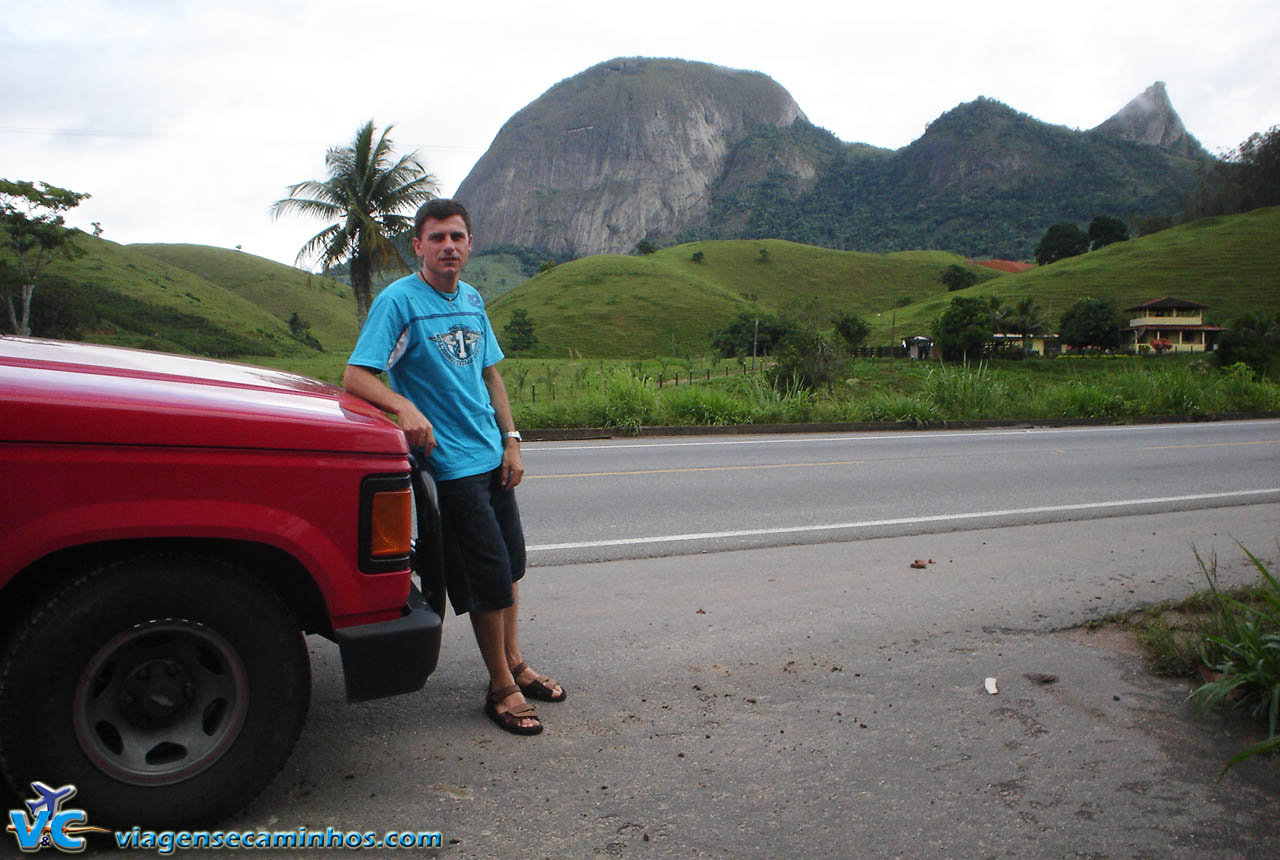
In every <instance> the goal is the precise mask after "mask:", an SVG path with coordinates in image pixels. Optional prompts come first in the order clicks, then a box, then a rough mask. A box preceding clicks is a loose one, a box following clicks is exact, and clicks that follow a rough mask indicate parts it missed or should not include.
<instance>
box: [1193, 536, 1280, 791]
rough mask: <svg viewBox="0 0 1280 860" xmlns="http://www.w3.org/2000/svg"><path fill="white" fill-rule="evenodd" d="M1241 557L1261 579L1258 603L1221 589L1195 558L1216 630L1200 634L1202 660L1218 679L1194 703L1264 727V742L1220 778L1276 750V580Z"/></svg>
mask: <svg viewBox="0 0 1280 860" xmlns="http://www.w3.org/2000/svg"><path fill="white" fill-rule="evenodd" d="M1241 549H1244V548H1243V547H1241ZM1244 553H1245V555H1247V556H1248V557H1249V560H1250V561H1251V562H1253V565H1254V567H1256V568H1257V569H1258V572H1259V573H1260V574H1261V575H1262V578H1263V584H1262V586H1261V587H1260V588H1259V589H1258V590H1257V591H1256V592H1255V597H1256V599H1255V600H1252V601H1247V602H1246V601H1244V600H1240V599H1239V598H1237V597H1235V596H1233V595H1231V594H1229V593H1227V592H1225V591H1223V590H1221V589H1220V588H1219V587H1218V582H1217V576H1216V575H1215V571H1214V569H1213V567H1212V566H1206V565H1205V563H1204V561H1203V560H1202V559H1200V557H1199V555H1198V554H1197V556H1196V559H1197V561H1199V562H1200V569H1201V570H1203V571H1204V573H1205V578H1206V579H1207V580H1208V582H1209V589H1210V592H1211V593H1212V595H1213V601H1214V607H1213V618H1214V629H1213V630H1212V631H1211V632H1207V633H1206V634H1205V635H1204V637H1203V640H1202V643H1201V651H1200V655H1201V659H1202V660H1203V661H1204V663H1205V665H1207V666H1209V667H1211V668H1213V669H1214V670H1215V671H1216V672H1217V674H1218V677H1216V678H1215V679H1214V680H1212V681H1209V682H1208V683H1206V684H1204V685H1203V686H1201V687H1199V688H1198V689H1197V690H1196V691H1195V692H1194V693H1192V694H1191V696H1192V699H1193V700H1194V701H1195V702H1196V703H1197V704H1198V705H1200V706H1201V707H1202V708H1205V709H1209V708H1227V709H1229V710H1248V711H1249V712H1250V713H1251V714H1252V715H1253V716H1254V718H1256V719H1260V720H1262V721H1263V722H1265V723H1266V724H1267V739H1266V740H1264V741H1262V742H1260V743H1257V744H1254V745H1253V746H1251V747H1248V748H1247V749H1244V750H1241V751H1240V752H1239V753H1237V754H1236V755H1235V756H1233V757H1232V758H1231V760H1230V761H1229V762H1227V766H1226V767H1225V768H1223V773H1224V774H1225V773H1226V772H1227V771H1228V770H1230V769H1231V768H1232V767H1234V766H1235V765H1237V764H1239V763H1240V762H1242V761H1244V760H1245V759H1247V758H1250V757H1252V756H1255V755H1259V754H1261V753H1263V752H1266V751H1268V750H1273V749H1277V748H1280V731H1278V729H1280V581H1277V580H1276V578H1275V577H1274V576H1273V575H1272V574H1271V572H1270V571H1269V570H1267V567H1266V565H1264V564H1263V563H1262V562H1261V561H1260V560H1259V559H1258V557H1257V556H1255V555H1254V554H1253V553H1251V552H1249V551H1248V550H1244Z"/></svg>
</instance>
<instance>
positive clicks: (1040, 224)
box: [681, 98, 1202, 260]
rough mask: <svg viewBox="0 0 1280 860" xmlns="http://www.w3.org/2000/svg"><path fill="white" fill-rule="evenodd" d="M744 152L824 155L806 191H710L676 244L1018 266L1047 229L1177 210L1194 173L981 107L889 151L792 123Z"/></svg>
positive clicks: (741, 186) (1157, 151)
mask: <svg viewBox="0 0 1280 860" xmlns="http://www.w3.org/2000/svg"><path fill="white" fill-rule="evenodd" d="M744 146H753V147H757V148H765V147H768V148H769V149H771V150H772V151H775V152H776V151H784V150H786V149H788V148H790V149H792V150H804V151H808V152H822V153H826V154H827V157H826V159H825V160H823V161H822V162H821V166H820V167H819V169H818V171H817V175H816V176H815V177H814V178H813V179H812V180H809V181H807V182H798V181H795V180H791V179H789V178H788V177H786V176H784V175H782V174H780V173H778V172H774V173H772V174H770V175H769V176H767V177H766V178H765V179H764V180H763V181H760V182H756V183H735V184H734V185H729V184H727V183H726V184H722V186H721V188H720V189H719V190H718V192H717V195H716V200H715V203H714V204H713V206H712V209H711V217H710V218H709V219H708V223H707V224H706V225H705V226H704V227H694V228H691V229H689V230H686V231H684V233H683V234H682V237H681V238H684V239H694V238H702V237H708V238H730V237H736V236H744V237H749V238H757V237H759V238H763V237H773V236H776V237H779V238H784V239H790V240H792V241H796V242H803V243H806V244H812V245H821V246H824V247H829V248H840V249H845V250H871V251H897V250H906V249H912V248H937V249H945V250H949V251H953V252H955V253H959V254H962V255H965V256H968V257H975V258H976V257H997V258H1003V259H1012V260H1019V259H1027V258H1029V257H1031V256H1032V252H1033V250H1034V248H1035V245H1036V242H1037V241H1039V239H1040V237H1041V236H1043V234H1044V231H1045V229H1046V228H1047V227H1048V226H1049V225H1050V224H1053V223H1056V222H1060V221H1073V222H1076V223H1079V224H1081V225H1083V224H1087V223H1088V222H1089V220H1090V219H1092V218H1093V216H1095V215H1103V214H1105V215H1111V216H1113V217H1118V218H1121V219H1124V220H1126V221H1136V220H1138V219H1141V218H1144V217H1147V216H1150V215H1174V214H1177V213H1178V212H1180V211H1181V208H1182V198H1183V195H1184V194H1186V193H1187V192H1188V191H1189V190H1191V189H1192V188H1194V187H1195V186H1196V185H1197V184H1198V182H1199V172H1198V168H1199V165H1200V164H1201V163H1202V161H1201V160H1200V159H1196V158H1192V157H1187V156H1181V155H1176V154H1174V153H1171V152H1168V151H1166V150H1164V149H1162V148H1160V147H1157V146H1153V145H1149V144H1143V143H1137V142H1134V141H1131V140H1125V139H1122V138H1119V137H1113V136H1110V135H1107V134H1105V133H1102V132H1098V131H1093V132H1079V131H1072V130H1070V129H1067V128H1064V127H1062V126H1054V125H1049V124H1047V123H1043V122H1040V121H1039V120H1037V119H1035V118H1033V117H1030V116H1027V115H1026V114H1023V113H1019V112H1017V111H1015V110H1013V109H1012V108H1010V107H1008V106H1007V105H1004V104H1001V103H1000V102H997V101H993V100H991V99H985V98H982V99H977V100H976V101H972V102H969V103H966V104H962V105H960V106H958V107H956V108H954V109H952V110H950V111H948V112H947V113H945V114H943V115H942V116H940V117H938V119H936V120H934V122H932V123H930V125H929V127H928V129H927V130H926V131H925V133H924V135H922V136H921V137H920V138H919V139H918V140H916V141H915V142H913V143H912V144H911V145H910V146H907V147H905V148H903V149H900V150H897V151H894V152H888V151H885V150H877V149H872V148H870V147H865V146H850V145H845V144H841V143H840V142H839V141H836V140H835V138H834V136H832V135H830V134H829V133H827V132H824V131H821V130H819V129H814V128H813V127H803V126H801V125H800V124H799V123H797V124H796V125H795V126H793V127H791V128H789V129H768V130H762V131H761V132H760V133H759V134H758V135H757V139H756V140H752V141H748V142H747V143H745V144H744ZM730 189H732V190H730Z"/></svg>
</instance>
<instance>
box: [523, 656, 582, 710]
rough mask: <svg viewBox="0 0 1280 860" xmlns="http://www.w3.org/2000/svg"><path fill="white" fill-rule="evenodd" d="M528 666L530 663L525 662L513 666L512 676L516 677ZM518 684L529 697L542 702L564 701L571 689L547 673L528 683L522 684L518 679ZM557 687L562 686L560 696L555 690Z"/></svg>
mask: <svg viewBox="0 0 1280 860" xmlns="http://www.w3.org/2000/svg"><path fill="white" fill-rule="evenodd" d="M528 668H529V664H528V663H524V662H522V663H521V664H520V665H519V666H512V667H511V677H513V678H516V677H517V676H518V675H519V674H520V673H521V672H523V671H524V670H525V669H528ZM516 686H517V687H519V688H520V692H521V693H524V694H525V696H526V697H527V698H530V699H537V700H538V701H540V702H563V701H564V700H565V699H567V698H569V691H568V690H566V689H565V688H564V685H563V684H561V683H560V682H559V681H557V680H556V679H555V678H552V677H549V676H547V675H539V676H538V677H536V678H534V679H533V680H532V681H530V682H529V683H527V684H521V683H520V682H519V681H518V680H517V681H516ZM556 687H559V688H560V695H559V696H556V695H555V693H554V692H553V691H554V690H555V688H556Z"/></svg>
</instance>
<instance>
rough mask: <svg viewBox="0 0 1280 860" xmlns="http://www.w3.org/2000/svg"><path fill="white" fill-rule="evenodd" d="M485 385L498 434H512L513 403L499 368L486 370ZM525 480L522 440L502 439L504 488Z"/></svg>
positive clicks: (513, 424)
mask: <svg viewBox="0 0 1280 860" xmlns="http://www.w3.org/2000/svg"><path fill="white" fill-rule="evenodd" d="M483 375H484V384H485V387H486V388H488V389H489V402H490V403H492V404H493V416H494V418H496V419H497V421H498V432H500V433H504V434H505V433H510V432H511V431H512V430H515V429H516V422H515V419H514V418H512V417H511V401H510V400H508V399H507V386H506V384H505V383H504V382H503V381H502V374H501V373H499V372H498V366H497V365H496V364H491V365H489V366H488V367H486V368H485V369H484V372H483ZM522 478H524V461H523V460H522V459H521V458H520V440H519V439H508V438H506V436H505V435H504V436H503V437H502V486H503V487H505V488H506V489H508V490H510V489H512V488H514V487H515V486H516V485H517V484H519V483H520V481H521V479H522Z"/></svg>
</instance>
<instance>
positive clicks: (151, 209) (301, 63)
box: [0, 0, 1280, 263]
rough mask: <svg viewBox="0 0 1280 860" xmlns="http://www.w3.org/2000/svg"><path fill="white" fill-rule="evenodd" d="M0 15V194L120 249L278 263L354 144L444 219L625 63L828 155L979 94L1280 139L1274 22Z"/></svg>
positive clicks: (245, 7) (795, 15)
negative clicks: (419, 192) (785, 125)
mask: <svg viewBox="0 0 1280 860" xmlns="http://www.w3.org/2000/svg"><path fill="white" fill-rule="evenodd" d="M3 5H4V10H5V11H4V15H3V16H0V176H2V177H4V178H8V179H32V180H43V181H46V182H49V183H51V184H53V185H58V186H62V187H64V188H70V189H73V190H76V191H84V192H89V193H91V194H92V195H93V198H92V199H91V200H89V201H86V202H85V203H84V204H82V205H81V207H80V208H79V209H78V210H76V211H75V212H73V213H72V215H71V217H70V219H69V220H70V222H71V223H72V224H74V225H75V226H79V227H82V228H84V229H90V228H89V225H90V222H93V221H97V222H100V223H101V225H102V228H103V230H104V231H105V232H104V234H103V235H104V238H107V239H111V240H113V241H116V242H121V243H130V242H190V243H196V244H206V245H217V246H221V247H228V248H230V247H235V246H237V245H240V246H242V247H243V249H244V250H245V251H248V252H251V253H254V254H259V255H261V256H264V257H269V258H271V259H275V260H279V261H281V262H287V263H292V262H293V261H294V256H295V254H296V253H297V250H298V249H299V248H300V247H301V246H302V244H303V243H304V242H305V241H306V239H308V238H309V237H310V236H312V235H314V234H315V233H316V232H318V231H319V229H320V226H321V225H320V224H318V223H313V222H305V221H300V220H297V219H294V218H290V219H288V220H280V221H275V222H273V221H272V220H271V219H270V217H269V215H268V209H269V207H270V205H271V203H272V202H273V201H275V200H277V199H279V198H281V197H284V196H285V195H286V194H287V190H286V187H287V186H288V185H289V184H291V183H294V182H298V181H301V180H304V179H319V178H323V177H324V175H325V174H324V152H325V149H326V148H327V147H329V146H331V145H335V144H340V143H344V142H348V141H350V139H351V138H352V137H353V135H354V132H355V130H356V128H357V127H359V126H360V125H361V124H363V123H364V122H365V121H367V120H369V119H373V120H374V121H375V122H376V123H377V124H378V126H380V127H381V126H383V125H386V124H388V123H394V124H395V126H396V127H395V130H394V132H393V134H392V137H393V139H394V141H395V143H396V146H397V150H398V151H401V152H404V151H410V150H417V151H418V153H419V156H420V157H421V158H422V160H423V161H424V162H425V164H426V165H427V167H428V169H429V170H431V171H432V172H433V173H434V174H436V176H437V177H438V178H439V180H440V191H441V193H442V194H444V195H448V194H451V193H452V192H453V191H454V190H456V188H457V186H458V184H459V183H460V182H461V181H462V180H463V178H464V177H465V176H466V175H467V173H468V171H470V169H471V167H472V165H474V164H475V162H476V160H477V159H479V157H480V156H481V155H482V154H483V153H484V151H485V149H486V148H487V147H488V146H489V144H490V142H492V140H493V138H494V136H495V135H496V134H497V132H498V129H499V128H501V126H502V124H503V123H504V122H505V121H506V120H507V119H508V118H509V117H510V116H511V115H512V114H513V113H515V112H516V111H518V110H519V109H520V108H522V107H524V106H525V105H526V104H528V103H529V102H531V101H533V100H534V99H536V98H537V97H538V96H539V95H541V94H542V93H543V92H545V91H546V90H547V89H548V88H550V87H551V86H552V85H554V84H555V83H556V82H558V81H560V80H563V79H564V78H567V77H570V76H572V75H574V74H577V73H578V72H580V71H582V70H584V69H586V68H588V67H590V66H592V65H595V64H596V63H599V62H602V61H604V60H608V59H612V58H614V57H619V56H649V57H679V58H682V59H688V60H699V61H703V62H710V63H716V64H718V65H722V66H728V67H732V68H739V69H752V70H756V71H761V72H764V73H765V74H767V75H769V76H770V77H772V78H773V79H774V80H775V81H777V82H778V83H779V84H781V85H782V86H783V87H785V88H786V89H787V90H788V91H789V92H790V93H791V95H792V96H793V97H794V98H795V100H796V101H797V103H798V104H799V105H800V107H801V108H802V109H803V110H804V111H805V113H806V114H807V115H808V117H809V119H810V120H811V121H812V122H814V123H815V124H817V125H819V126H822V127H824V128H827V129H829V130H831V131H832V132H834V133H835V134H836V135H837V136H838V137H840V138H841V139H842V140H845V141H850V142H853V141H862V142H866V143H871V144H875V145H877V146H883V147H891V148H895V149H896V148H898V147H902V146H905V145H907V144H908V143H910V142H911V141H912V140H914V139H916V138H917V137H919V136H920V135H921V134H922V133H923V131H924V128H925V126H926V125H927V124H928V123H929V122H930V121H932V120H933V119H935V118H936V117H937V116H938V115H939V114H941V113H943V112H944V111H947V110H949V109H950V108H952V107H955V106H956V105H957V104H960V103H961V102H965V101H969V100H972V99H974V98H977V97H978V96H987V97H989V98H994V99H998V100H1000V101H1002V102H1004V103H1005V104H1008V105H1010V106H1011V107H1013V108H1015V109H1017V110H1019V111H1022V112H1024V113H1028V114H1031V115H1032V116H1035V117H1037V118H1039V119H1041V120H1044V121H1045V122H1049V123H1054V124H1057V125H1064V126H1068V127H1070V128H1080V129H1087V128H1091V127H1093V126H1095V125H1097V124H1098V123H1100V122H1102V121H1103V120H1105V119H1107V118H1108V117H1109V116H1111V115H1112V114H1113V113H1115V112H1116V111H1117V110H1119V109H1120V108H1121V107H1123V106H1124V105H1125V104H1126V103H1127V102H1128V101H1129V100H1130V99H1131V98H1133V97H1134V96H1136V95H1138V94H1139V93H1141V92H1142V91H1143V90H1145V89H1146V88H1147V87H1148V86H1150V85H1151V84H1152V83H1153V82H1154V81H1157V80H1163V81H1165V82H1166V83H1167V86H1168V92H1169V97H1170V99H1171V100H1172V102H1173V105H1174V107H1175V109H1177V111H1178V113H1179V114H1180V115H1181V117H1182V119H1183V122H1184V123H1185V124H1186V126H1187V128H1188V129H1189V130H1190V131H1191V133H1192V134H1194V135H1195V136H1196V137H1198V138H1199V139H1200V141H1201V142H1202V143H1203V144H1204V145H1205V146H1206V148H1208V149H1209V151H1210V152H1214V153H1221V152H1225V151H1227V150H1229V149H1231V148H1233V147H1235V146H1236V145H1237V144H1238V143H1240V142H1241V141H1242V140H1243V139H1244V138H1246V137H1248V135H1250V134H1251V133H1253V132H1255V131H1262V130H1265V129H1267V128H1270V127H1271V126H1273V125H1276V124H1280V59H1277V51H1276V45H1277V44H1280V4H1277V3H1275V2H1274V0H1222V2H1220V3H1217V4H1211V3H1204V2H1201V0H1196V2H1186V0H1163V2H1148V0H1120V2H1116V0H1106V2H1098V0H1076V2H1073V3H1052V4H1050V3H1040V2H1035V0H1032V2H1027V0H1017V2H983V0H974V2H969V3H956V2H953V0H947V2H935V0H899V2H895V3H877V4H870V3H858V2H848V0H842V1H841V2H828V0H823V2H810V0H795V2H792V3H779V2H757V0H734V2H721V0H680V2H669V0H646V2H643V3H615V2H609V0H590V2H580V0H558V2H541V0H520V1H519V2H512V0H484V2H474V3H456V2H455V3H449V4H445V3H432V2H423V3H391V2H385V0H306V2H293V0H255V2H241V0H221V2H217V3H210V2H188V0H111V2H97V0H62V2H56V0H55V2H27V3H19V2H17V0H9V2H5V3H4V4H3ZM864 7H872V8H864ZM1041 9H1043V10H1044V11H1040V10H1041Z"/></svg>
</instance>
